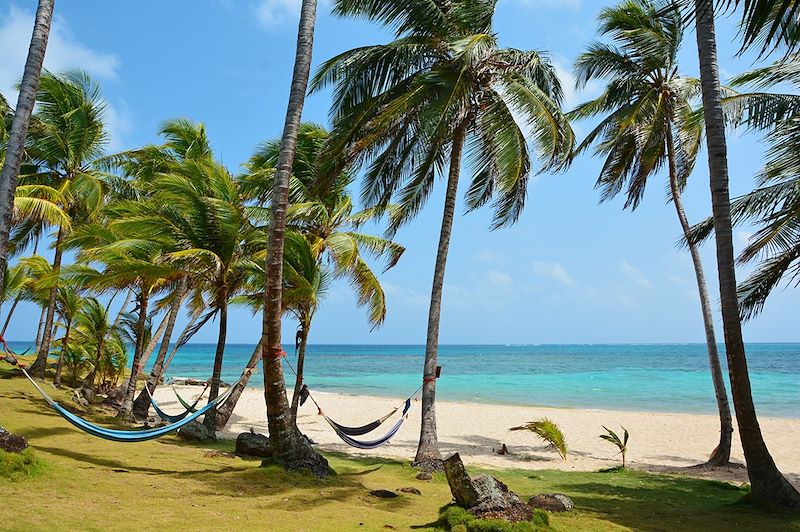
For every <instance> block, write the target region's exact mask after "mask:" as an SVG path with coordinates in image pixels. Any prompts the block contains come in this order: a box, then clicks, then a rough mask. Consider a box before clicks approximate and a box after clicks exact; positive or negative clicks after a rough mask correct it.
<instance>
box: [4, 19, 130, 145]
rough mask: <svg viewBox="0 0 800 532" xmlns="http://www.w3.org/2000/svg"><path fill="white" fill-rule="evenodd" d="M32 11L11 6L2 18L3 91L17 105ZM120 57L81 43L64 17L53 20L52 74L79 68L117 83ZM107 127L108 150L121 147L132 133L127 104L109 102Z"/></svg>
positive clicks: (49, 57) (46, 61)
mask: <svg viewBox="0 0 800 532" xmlns="http://www.w3.org/2000/svg"><path fill="white" fill-rule="evenodd" d="M33 17H34V14H33V12H32V11H28V10H26V9H20V8H17V7H15V6H13V5H12V6H10V7H9V9H8V12H7V13H6V14H5V15H3V16H2V18H0V50H2V51H3V52H2V54H0V91H2V92H3V95H5V96H6V97H7V98H8V100H9V103H10V104H11V105H15V104H16V101H17V91H16V89H15V88H14V86H15V85H16V84H17V83H18V82H19V80H20V78H21V77H22V71H23V70H24V68H25V60H26V58H27V56H28V46H29V44H30V41H31V32H32V31H33ZM119 65H120V61H119V58H118V57H117V56H116V55H114V54H110V53H105V52H99V51H96V50H92V49H91V48H89V47H88V46H86V45H85V44H82V43H81V42H79V41H78V40H77V39H76V38H75V36H74V35H73V34H72V32H71V31H70V29H69V26H68V25H67V22H66V21H65V20H64V18H63V17H60V16H58V15H56V16H55V18H54V20H53V26H52V28H51V29H50V37H49V39H48V42H47V52H46V54H45V58H44V68H46V69H48V70H50V71H51V72H56V73H58V72H64V71H66V70H72V69H80V70H85V71H86V72H88V73H89V74H90V75H91V76H92V77H93V78H95V79H98V80H115V79H117V73H118V70H119ZM105 119H106V126H107V128H108V133H109V139H110V142H109V146H108V149H109V150H118V149H121V148H122V139H123V138H124V136H125V135H126V134H128V133H129V132H130V130H131V120H130V113H129V112H128V108H127V106H126V105H125V102H124V101H121V100H120V101H118V102H117V103H116V104H111V103H110V102H107V103H106V114H105Z"/></svg>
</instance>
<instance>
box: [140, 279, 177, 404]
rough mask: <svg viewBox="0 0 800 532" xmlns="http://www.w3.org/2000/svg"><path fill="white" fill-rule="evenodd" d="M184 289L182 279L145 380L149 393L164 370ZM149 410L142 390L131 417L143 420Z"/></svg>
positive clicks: (148, 402) (147, 401)
mask: <svg viewBox="0 0 800 532" xmlns="http://www.w3.org/2000/svg"><path fill="white" fill-rule="evenodd" d="M186 287H187V282H186V279H185V278H184V279H182V280H181V282H180V283H179V284H178V287H177V289H176V292H175V301H174V302H173V303H172V307H171V308H170V309H169V316H168V317H167V320H166V329H165V330H164V337H163V338H162V339H161V345H160V346H159V348H158V355H156V361H155V362H153V368H152V369H151V370H150V376H149V377H148V378H147V383H145V386H146V387H147V389H148V390H150V393H153V392H154V391H155V389H156V385H157V384H158V382H159V381H160V380H161V374H162V372H163V368H164V360H165V359H166V357H167V352H168V351H169V341H170V339H171V338H172V331H173V330H174V329H175V322H176V321H177V319H178V314H179V313H180V310H181V305H182V304H183V300H184V299H185V298H186V292H187V290H186ZM149 410H150V396H149V395H148V394H147V391H146V390H145V389H144V388H143V389H142V391H141V392H140V393H139V395H138V396H137V397H136V400H135V401H134V402H133V415H134V416H135V417H137V418H145V417H147V413H148V412H149Z"/></svg>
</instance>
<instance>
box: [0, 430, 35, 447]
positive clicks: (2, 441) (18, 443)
mask: <svg viewBox="0 0 800 532" xmlns="http://www.w3.org/2000/svg"><path fill="white" fill-rule="evenodd" d="M27 448H28V440H26V439H25V438H24V437H23V436H20V435H18V434H11V433H10V432H8V431H7V430H6V429H4V428H3V427H0V449H2V450H3V451H5V452H7V453H21V452H22V451H24V450H25V449H27Z"/></svg>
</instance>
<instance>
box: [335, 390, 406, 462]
mask: <svg viewBox="0 0 800 532" xmlns="http://www.w3.org/2000/svg"><path fill="white" fill-rule="evenodd" d="M410 409H411V398H408V399H406V402H405V405H404V406H403V413H402V414H401V415H400V419H398V420H397V423H395V424H394V426H393V427H392V428H391V429H389V432H387V433H386V434H384V435H383V436H382V437H380V438H378V439H376V440H369V441H361V440H357V439H355V438H353V437H351V436H350V435H348V434H347V433H345V432H343V431H342V430H341V429H340V427H342V425H339V424H338V423H336V422H335V421H333V420H332V419H331V418H329V417H328V416H327V415H326V414H325V413H322V411H321V410H320V412H321V413H322V417H324V418H325V421H327V422H328V424H329V425H330V426H331V427H333V430H334V431H336V435H337V436H339V438H341V439H342V441H343V442H345V443H346V444H347V445H349V446H351V447H355V448H357V449H364V450H372V449H377V448H378V447H380V446H381V445H384V444H386V443H389V440H391V439H392V438H393V437H394V435H395V434H397V431H399V430H400V427H402V426H403V422H404V421H405V420H406V417H407V416H408V411H409V410H410ZM395 411H396V410H395ZM392 414H394V412H392ZM392 414H389V415H388V416H386V417H385V418H384V420H385V419H386V418H388V417H389V416H391V415H392ZM375 423H377V424H378V425H380V424H381V423H382V421H380V420H378V421H374V422H372V423H370V424H369V425H365V427H367V426H371V425H373V424H375ZM376 427H377V425H376ZM345 428H347V427H345ZM371 430H373V429H371ZM367 432H369V431H367ZM363 434H366V432H364V433H363Z"/></svg>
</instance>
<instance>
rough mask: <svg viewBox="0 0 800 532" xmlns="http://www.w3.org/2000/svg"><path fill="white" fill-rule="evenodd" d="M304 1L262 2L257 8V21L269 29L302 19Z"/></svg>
mask: <svg viewBox="0 0 800 532" xmlns="http://www.w3.org/2000/svg"><path fill="white" fill-rule="evenodd" d="M301 6H302V0H261V2H259V3H258V5H257V6H256V8H255V16H256V20H258V22H259V24H261V25H262V26H263V27H265V28H267V29H272V28H275V27H276V26H279V25H281V24H284V23H287V22H291V21H294V20H297V19H299V18H300V7H301Z"/></svg>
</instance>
